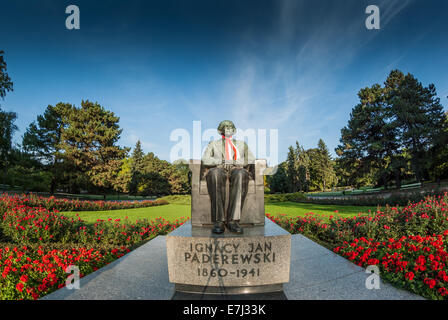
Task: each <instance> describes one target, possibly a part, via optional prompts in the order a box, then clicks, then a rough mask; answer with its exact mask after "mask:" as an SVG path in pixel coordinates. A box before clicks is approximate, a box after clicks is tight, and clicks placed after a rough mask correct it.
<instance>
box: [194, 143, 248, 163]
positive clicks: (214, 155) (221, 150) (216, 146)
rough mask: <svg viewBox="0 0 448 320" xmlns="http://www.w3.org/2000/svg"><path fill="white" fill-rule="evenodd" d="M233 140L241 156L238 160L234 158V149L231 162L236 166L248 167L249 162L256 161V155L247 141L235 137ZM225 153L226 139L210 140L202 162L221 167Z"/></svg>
mask: <svg viewBox="0 0 448 320" xmlns="http://www.w3.org/2000/svg"><path fill="white" fill-rule="evenodd" d="M232 142H233V144H234V145H235V147H236V148H237V149H238V151H239V155H240V157H239V158H238V159H237V160H233V150H232V154H231V155H230V156H231V159H232V160H231V162H230V164H233V165H234V166H235V167H246V166H247V165H248V164H254V163H255V157H254V155H253V154H252V152H251V151H250V150H249V147H248V146H247V144H246V142H244V141H240V140H235V139H232ZM225 155H226V151H225V140H224V139H219V140H214V141H210V143H209V144H208V146H207V148H206V149H205V151H204V155H203V156H202V164H203V165H204V166H206V167H216V166H218V167H219V166H221V165H222V163H223V162H224V159H225ZM228 163H229V162H228Z"/></svg>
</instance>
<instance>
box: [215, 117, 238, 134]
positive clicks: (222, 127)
mask: <svg viewBox="0 0 448 320" xmlns="http://www.w3.org/2000/svg"><path fill="white" fill-rule="evenodd" d="M218 132H219V134H220V135H222V136H227V137H230V136H233V135H234V134H235V132H236V128H235V125H234V124H233V122H232V121H230V120H224V121H221V122H220V124H219V126H218Z"/></svg>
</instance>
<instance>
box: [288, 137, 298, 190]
mask: <svg viewBox="0 0 448 320" xmlns="http://www.w3.org/2000/svg"><path fill="white" fill-rule="evenodd" d="M297 164H298V160H297V154H296V152H295V150H294V148H293V147H292V146H290V147H289V148H288V155H287V157H286V176H287V181H288V191H289V192H297V191H298V190H299V182H298V181H299V172H298V168H297Z"/></svg>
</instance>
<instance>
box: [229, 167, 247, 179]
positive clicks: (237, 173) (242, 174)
mask: <svg viewBox="0 0 448 320" xmlns="http://www.w3.org/2000/svg"><path fill="white" fill-rule="evenodd" d="M248 177H249V175H248V173H247V172H246V170H244V169H242V168H241V169H240V168H238V169H234V170H233V172H232V178H233V179H235V180H245V179H247V178H248Z"/></svg>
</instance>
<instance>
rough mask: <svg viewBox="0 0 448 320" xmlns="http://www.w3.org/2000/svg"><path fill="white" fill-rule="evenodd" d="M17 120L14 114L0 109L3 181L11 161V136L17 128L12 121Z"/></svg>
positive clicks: (0, 148) (0, 151)
mask: <svg viewBox="0 0 448 320" xmlns="http://www.w3.org/2000/svg"><path fill="white" fill-rule="evenodd" d="M16 119H17V114H16V113H15V112H6V111H3V110H2V109H1V108H0V166H1V168H2V169H3V171H4V179H6V172H7V168H8V165H9V163H10V159H11V152H12V149H13V148H12V136H13V133H14V131H16V130H17V126H16V125H15V124H14V121H15V120H16Z"/></svg>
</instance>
